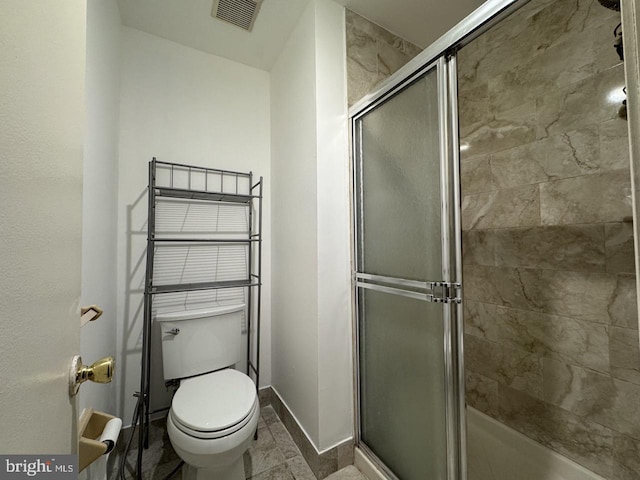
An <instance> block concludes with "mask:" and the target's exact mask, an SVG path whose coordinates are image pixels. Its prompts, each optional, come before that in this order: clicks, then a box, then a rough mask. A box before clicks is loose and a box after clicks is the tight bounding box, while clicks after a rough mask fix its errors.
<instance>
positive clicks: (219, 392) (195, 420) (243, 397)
mask: <svg viewBox="0 0 640 480" xmlns="http://www.w3.org/2000/svg"><path fill="white" fill-rule="evenodd" d="M255 401H256V387H255V385H254V383H253V381H251V379H250V378H249V377H248V376H246V375H245V374H244V373H241V372H238V371H237V370H233V369H226V370H219V371H217V372H213V373H208V374H206V375H201V376H198V377H193V378H189V379H187V380H183V381H182V382H181V383H180V388H178V391H177V392H176V393H175V395H174V397H173V401H172V402H171V410H172V412H173V415H174V417H175V419H176V420H177V421H178V422H179V423H181V424H182V425H184V426H186V427H188V428H189V429H192V430H197V431H200V432H213V431H216V430H224V429H228V428H229V427H232V426H234V425H236V424H238V423H240V422H241V421H242V420H244V419H245V417H247V415H249V414H250V413H251V409H252V407H253V405H254V403H255Z"/></svg>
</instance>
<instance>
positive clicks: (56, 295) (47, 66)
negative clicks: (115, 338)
mask: <svg viewBox="0 0 640 480" xmlns="http://www.w3.org/2000/svg"><path fill="white" fill-rule="evenodd" d="M85 24H86V10H85V4H84V2H76V1H63V2H51V1H49V0H33V1H29V2H24V1H23V0H3V1H2V2H0V25H2V27H1V28H0V65H2V73H1V74H0V124H1V127H0V164H1V165H2V168H0V202H1V204H2V210H0V232H1V233H0V271H1V272H2V274H1V275H0V292H2V293H1V294H0V325H2V333H1V334H0V351H1V352H2V357H3V360H2V362H0V379H1V381H2V386H1V387H0V405H1V408H0V425H2V434H1V435H0V452H2V453H3V454H10V453H14V454H43V453H48V454H57V453H72V452H75V451H77V437H76V431H75V428H76V427H77V421H76V418H77V417H76V416H77V411H76V406H77V402H76V400H75V398H71V399H70V398H69V393H68V392H69V390H68V378H69V367H70V363H71V362H70V361H71V357H72V356H73V355H74V354H75V353H77V352H78V350H79V349H80V342H79V310H78V308H77V307H78V300H79V296H80V269H81V268H80V250H81V222H82V206H81V205H82V204H81V202H82V143H83V124H84V78H85V28H86V27H85Z"/></svg>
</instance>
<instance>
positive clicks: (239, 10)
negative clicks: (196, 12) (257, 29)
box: [211, 0, 262, 31]
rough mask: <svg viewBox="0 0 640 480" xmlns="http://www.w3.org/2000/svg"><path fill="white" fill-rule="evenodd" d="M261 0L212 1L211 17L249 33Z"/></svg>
mask: <svg viewBox="0 0 640 480" xmlns="http://www.w3.org/2000/svg"><path fill="white" fill-rule="evenodd" d="M261 3H262V0H213V8H212V9H211V16H212V17H213V18H218V19H220V20H224V21H225V22H229V23H231V24H233V25H235V26H236V27H240V28H243V29H244V30H248V31H251V29H252V28H253V24H254V23H255V21H256V17H257V16H258V11H259V10H260V4H261Z"/></svg>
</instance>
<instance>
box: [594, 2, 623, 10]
mask: <svg viewBox="0 0 640 480" xmlns="http://www.w3.org/2000/svg"><path fill="white" fill-rule="evenodd" d="M598 2H600V5H602V6H603V7H605V8H608V9H610V10H615V11H616V12H619V11H620V0H598Z"/></svg>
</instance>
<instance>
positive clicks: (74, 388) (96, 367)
mask: <svg viewBox="0 0 640 480" xmlns="http://www.w3.org/2000/svg"><path fill="white" fill-rule="evenodd" d="M115 366H116V361H115V359H114V358H113V357H104V358H101V359H100V360H97V361H95V362H93V364H92V365H91V366H89V367H88V366H86V365H83V364H82V358H80V356H79V355H76V356H75V357H73V361H72V363H71V375H70V377H69V393H70V394H71V395H75V394H76V393H78V388H80V384H81V383H84V382H86V381H87V380H90V381H92V382H96V383H109V382H111V379H112V378H113V369H114V368H115Z"/></svg>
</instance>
